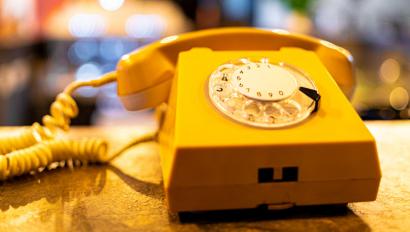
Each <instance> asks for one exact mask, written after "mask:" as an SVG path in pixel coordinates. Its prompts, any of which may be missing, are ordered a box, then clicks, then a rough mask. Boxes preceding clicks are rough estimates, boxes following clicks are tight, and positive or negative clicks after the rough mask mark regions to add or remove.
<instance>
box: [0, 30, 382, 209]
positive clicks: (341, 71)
mask: <svg viewBox="0 0 410 232" xmlns="http://www.w3.org/2000/svg"><path fill="white" fill-rule="evenodd" d="M114 81H117V83H118V95H119V97H120V99H121V100H122V102H123V104H124V106H125V107H126V108H127V109H129V110H138V109H143V108H148V107H155V106H158V105H159V104H161V103H162V102H166V103H167V107H166V110H165V111H164V110H162V111H161V110H160V112H161V120H160V129H159V131H158V132H155V133H152V134H147V135H145V136H142V137H140V138H136V139H135V140H134V141H132V142H131V143H130V144H129V145H128V146H126V147H124V148H123V149H122V150H124V149H126V148H127V147H130V146H132V145H135V144H137V143H140V142H145V141H150V140H158V141H159V144H160V154H161V166H162V173H163V182H164V188H165V193H166V198H167V203H168V207H169V209H170V210H171V211H174V212H184V211H203V210H219V209H239V208H254V207H258V206H261V205H265V206H268V207H269V208H273V209H282V208H286V207H291V206H298V205H317V204H344V203H347V202H355V201H369V200H374V199H375V197H376V194H377V190H378V185H379V181H380V175H381V174H380V167H379V163H378V158H377V151H376V147H375V141H374V138H373V137H372V135H371V134H370V132H369V131H368V130H367V128H366V127H365V125H364V124H363V122H362V121H361V120H360V118H359V117H358V115H357V113H356V112H355V111H354V109H353V108H352V106H351V105H350V103H349V101H348V98H346V97H349V96H351V94H352V92H353V87H354V78H353V68H352V57H351V55H350V54H349V52H347V51H346V50H344V49H342V48H340V47H337V46H335V45H333V44H331V43H329V42H326V41H323V40H319V39H314V38H312V37H308V36H303V35H295V34H291V33H289V32H286V31H282V30H273V31H269V30H261V29H252V28H224V29H212V30H205V31H198V32H192V33H187V34H183V35H178V36H171V37H167V38H165V39H163V40H161V41H159V42H156V43H153V44H151V45H148V46H146V47H143V48H141V49H139V50H137V51H135V52H132V53H130V54H127V55H125V56H124V57H123V58H122V59H121V60H120V61H119V63H118V65H117V69H116V71H114V72H112V73H107V74H106V75H104V76H102V77H101V78H99V79H97V80H91V81H80V82H73V83H72V84H70V85H69V86H68V87H67V88H66V89H65V90H64V92H63V93H61V94H59V95H58V96H57V98H56V101H55V102H54V103H53V104H52V105H51V108H50V113H51V114H50V115H46V116H45V117H44V118H43V125H40V124H39V123H34V124H33V125H32V126H31V127H30V128H26V129H24V130H23V131H22V132H20V134H18V135H14V136H7V137H4V138H0V154H2V155H0V179H8V178H11V177H13V176H18V175H22V174H25V173H29V172H33V171H38V170H39V168H41V167H45V166H47V165H49V164H50V163H53V162H58V161H62V160H87V161H95V162H109V161H110V160H112V159H113V158H114V157H116V156H117V155H119V154H120V153H121V151H122V150H120V151H118V152H116V153H114V154H107V143H106V142H105V141H102V140H99V139H91V140H81V141H76V140H69V139H64V138H62V139H61V138H60V137H59V136H58V135H59V133H58V132H59V131H60V130H68V128H69V124H70V119H71V118H73V117H75V116H76V115H77V113H78V109H77V106H76V104H75V101H74V99H73V98H72V97H71V94H72V93H73V91H75V90H76V89H77V88H80V87H82V86H93V87H98V86H101V85H104V84H106V83H110V82H114ZM319 102H320V104H319ZM158 108H159V109H163V108H162V107H158ZM335 193H338V194H335ZM244 196H246V197H244ZM228 199H229V200H228Z"/></svg>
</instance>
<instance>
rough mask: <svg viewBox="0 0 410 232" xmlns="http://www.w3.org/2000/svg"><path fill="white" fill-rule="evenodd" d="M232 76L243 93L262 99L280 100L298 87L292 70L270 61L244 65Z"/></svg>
mask: <svg viewBox="0 0 410 232" xmlns="http://www.w3.org/2000/svg"><path fill="white" fill-rule="evenodd" d="M232 77H233V82H234V86H235V88H236V89H237V90H238V91H239V92H240V93H241V94H243V95H245V96H247V97H250V98H253V99H257V100H261V101H280V100H283V99H286V98H288V97H290V96H291V95H292V94H293V93H294V92H295V91H296V90H297V89H298V83H297V80H296V79H295V78H294V77H293V75H292V74H291V73H290V72H288V71H287V70H286V69H284V68H282V67H281V66H278V65H273V64H269V63H250V64H247V65H244V66H242V67H241V68H239V69H237V70H236V71H235V72H234V73H233V76H232Z"/></svg>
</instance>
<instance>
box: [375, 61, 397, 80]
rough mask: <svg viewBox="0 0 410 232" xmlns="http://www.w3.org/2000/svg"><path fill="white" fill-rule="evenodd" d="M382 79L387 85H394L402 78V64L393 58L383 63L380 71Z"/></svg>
mask: <svg viewBox="0 0 410 232" xmlns="http://www.w3.org/2000/svg"><path fill="white" fill-rule="evenodd" d="M379 76H380V79H381V80H382V81H383V82H386V83H390V84H391V83H394V82H396V81H397V79H399V77H400V64H399V62H397V60H395V59H393V58H389V59H386V60H385V61H383V63H382V65H381V66H380V70H379Z"/></svg>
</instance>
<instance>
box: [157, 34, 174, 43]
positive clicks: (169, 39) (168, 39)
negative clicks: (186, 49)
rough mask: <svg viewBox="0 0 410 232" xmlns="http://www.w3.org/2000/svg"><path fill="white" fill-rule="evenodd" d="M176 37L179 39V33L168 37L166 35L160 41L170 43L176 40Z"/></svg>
mask: <svg viewBox="0 0 410 232" xmlns="http://www.w3.org/2000/svg"><path fill="white" fill-rule="evenodd" d="M176 39H178V36H177V35H171V36H168V37H166V38H163V39H162V40H161V41H160V43H162V44H166V43H170V42H172V41H174V40H176Z"/></svg>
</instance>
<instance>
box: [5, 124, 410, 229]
mask: <svg viewBox="0 0 410 232" xmlns="http://www.w3.org/2000/svg"><path fill="white" fill-rule="evenodd" d="M366 125H367V126H368V128H369V129H370V131H371V132H372V133H373V135H374V136H375V138H376V140H377V146H378V151H379V158H380V162H381V167H382V173H383V178H382V181H381V185H380V190H379V194H378V198H377V200H376V201H374V202H363V203H352V204H348V207H347V208H343V207H342V208H337V207H332V208H331V207H306V208H297V209H292V210H288V211H279V212H271V213H261V212H259V211H255V210H248V211H231V212H215V213H208V214H198V215H197V214H194V215H188V216H186V215H185V218H182V219H184V221H183V222H181V220H180V218H179V217H178V216H177V215H173V214H170V213H169V212H168V211H167V208H166V206H165V203H164V194H163V189H162V183H161V169H160V166H159V165H160V164H159V155H158V147H157V145H156V144H155V143H146V144H141V145H138V146H136V147H134V148H132V149H129V150H127V151H126V152H124V153H123V154H122V155H121V156H120V157H118V158H117V159H116V160H114V161H113V162H112V164H111V165H109V166H108V165H89V166H81V167H74V168H59V169H55V170H51V171H45V172H42V173H39V174H36V175H33V176H24V177H19V178H15V179H13V180H10V181H7V182H5V183H0V210H1V211H0V231H8V232H12V231H207V230H209V231H229V230H234V231H282V230H283V231H370V230H372V231H409V230H410V121H374V122H366ZM7 130H13V128H1V129H0V132H4V131H7ZM143 132H144V129H142V130H141V129H140V128H129V127H74V128H73V129H72V130H71V132H70V136H72V137H90V136H91V137H92V136H97V137H104V138H106V139H108V140H109V142H110V144H112V146H113V148H114V149H115V148H116V147H121V146H122V145H123V144H125V143H126V142H127V141H129V140H130V138H132V137H134V136H137V135H138V134H141V133H143Z"/></svg>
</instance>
